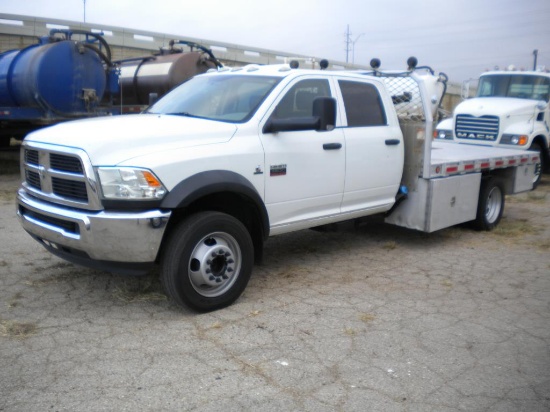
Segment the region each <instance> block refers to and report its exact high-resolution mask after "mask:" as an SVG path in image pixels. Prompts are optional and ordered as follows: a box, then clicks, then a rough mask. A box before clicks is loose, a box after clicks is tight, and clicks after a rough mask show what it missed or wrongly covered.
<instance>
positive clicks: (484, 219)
mask: <svg viewBox="0 0 550 412" xmlns="http://www.w3.org/2000/svg"><path fill="white" fill-rule="evenodd" d="M504 199H505V198H504V189H503V187H502V184H500V183H499V182H497V181H495V180H494V179H491V178H489V179H484V180H482V181H481V188H480V191H479V201H478V204H477V215H476V219H475V220H474V227H475V228H476V229H478V230H493V229H494V228H495V227H496V226H497V225H498V223H499V222H500V219H501V217H502V212H503V211H504Z"/></svg>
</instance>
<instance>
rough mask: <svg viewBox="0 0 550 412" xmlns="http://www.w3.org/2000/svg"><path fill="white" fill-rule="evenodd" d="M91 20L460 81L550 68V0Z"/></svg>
mask: <svg viewBox="0 0 550 412" xmlns="http://www.w3.org/2000/svg"><path fill="white" fill-rule="evenodd" d="M85 4H86V21H87V22H88V23H98V24H105V25H113V26H119V27H125V28H136V29H141V30H147V31H154V32H161V33H166V34H173V35H174V36H175V37H180V38H181V37H185V36H188V37H194V38H199V39H205V40H214V41H222V42H228V43H234V44H238V45H242V46H251V47H259V48H265V49H271V50H276V51H284V52H289V53H296V54H303V55H308V56H314V57H319V58H323V57H324V58H328V59H329V60H333V61H341V62H345V61H346V30H347V26H348V25H349V29H350V32H351V35H350V36H349V37H350V40H351V43H354V47H353V51H350V52H349V54H348V60H349V62H352V61H354V62H355V63H358V64H364V65H368V63H369V61H370V59H371V58H373V57H378V58H380V59H381V60H382V67H383V68H384V67H385V68H387V69H393V68H401V67H405V61H406V60H407V58H408V57H409V56H411V55H414V56H416V57H417V58H418V60H419V62H420V64H421V65H429V66H432V67H433V68H434V69H435V70H436V71H438V72H439V71H442V72H445V73H447V74H448V75H449V77H450V80H451V81H453V82H460V81H462V80H464V79H467V78H470V77H477V76H478V75H479V74H480V73H481V72H483V71H485V70H486V69H488V68H491V69H492V68H494V67H495V66H499V67H501V68H504V67H507V66H509V65H511V64H513V65H515V66H516V67H518V68H521V67H523V68H527V69H531V68H532V67H533V62H534V58H533V50H535V49H538V65H543V66H546V68H547V69H550V0H420V1H411V0H382V1H380V0H375V1H374V0H276V1H265V0H262V1H258V0H153V1H145V0H86V3H85ZM0 13H10V14H20V15H25V16H36V17H52V18H58V19H64V20H73V21H83V18H84V0H64V1H52V0H19V1H15V0H0Z"/></svg>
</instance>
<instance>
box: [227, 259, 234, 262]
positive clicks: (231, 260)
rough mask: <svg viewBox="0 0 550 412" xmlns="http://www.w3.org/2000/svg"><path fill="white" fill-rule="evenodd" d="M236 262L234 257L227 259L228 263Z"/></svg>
mask: <svg viewBox="0 0 550 412" xmlns="http://www.w3.org/2000/svg"><path fill="white" fill-rule="evenodd" d="M233 262H235V261H234V260H233V259H227V263H233Z"/></svg>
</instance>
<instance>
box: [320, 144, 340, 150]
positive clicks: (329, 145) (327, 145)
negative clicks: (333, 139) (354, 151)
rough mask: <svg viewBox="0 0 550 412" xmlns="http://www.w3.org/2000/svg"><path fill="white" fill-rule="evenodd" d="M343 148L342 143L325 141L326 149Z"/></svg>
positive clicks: (324, 146)
mask: <svg viewBox="0 0 550 412" xmlns="http://www.w3.org/2000/svg"><path fill="white" fill-rule="evenodd" d="M341 148H342V143H325V144H324V145H323V149H324V150H338V149H341Z"/></svg>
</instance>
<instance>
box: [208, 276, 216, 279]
mask: <svg viewBox="0 0 550 412" xmlns="http://www.w3.org/2000/svg"><path fill="white" fill-rule="evenodd" d="M214 279H216V278H215V277H214V276H210V277H209V278H208V280H214Z"/></svg>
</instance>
